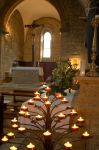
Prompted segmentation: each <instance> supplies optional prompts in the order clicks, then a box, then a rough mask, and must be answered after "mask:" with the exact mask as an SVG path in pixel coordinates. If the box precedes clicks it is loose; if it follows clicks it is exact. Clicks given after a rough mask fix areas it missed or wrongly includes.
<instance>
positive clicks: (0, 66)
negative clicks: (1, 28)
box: [0, 35, 5, 82]
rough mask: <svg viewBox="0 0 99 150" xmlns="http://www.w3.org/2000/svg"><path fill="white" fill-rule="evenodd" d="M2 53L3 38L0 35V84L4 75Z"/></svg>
mask: <svg viewBox="0 0 99 150" xmlns="http://www.w3.org/2000/svg"><path fill="white" fill-rule="evenodd" d="M4 51H5V37H4V35H0V82H2V81H3V79H4V77H5V74H4Z"/></svg>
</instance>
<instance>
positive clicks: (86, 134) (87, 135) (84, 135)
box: [82, 131, 90, 139]
mask: <svg viewBox="0 0 99 150" xmlns="http://www.w3.org/2000/svg"><path fill="white" fill-rule="evenodd" d="M82 137H83V138H85V139H87V138H89V137H90V134H89V133H88V132H87V131H85V132H84V133H83V134H82Z"/></svg>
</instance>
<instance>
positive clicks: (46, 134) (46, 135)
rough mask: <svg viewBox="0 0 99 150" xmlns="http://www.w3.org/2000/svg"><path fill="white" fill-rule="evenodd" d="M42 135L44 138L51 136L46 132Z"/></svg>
mask: <svg viewBox="0 0 99 150" xmlns="http://www.w3.org/2000/svg"><path fill="white" fill-rule="evenodd" d="M43 135H44V136H45V137H50V136H51V132H49V131H46V132H44V133H43Z"/></svg>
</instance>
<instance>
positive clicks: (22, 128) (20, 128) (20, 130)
mask: <svg viewBox="0 0 99 150" xmlns="http://www.w3.org/2000/svg"><path fill="white" fill-rule="evenodd" d="M25 130H26V128H24V127H19V128H18V131H19V132H21V133H23V132H24V131H25Z"/></svg>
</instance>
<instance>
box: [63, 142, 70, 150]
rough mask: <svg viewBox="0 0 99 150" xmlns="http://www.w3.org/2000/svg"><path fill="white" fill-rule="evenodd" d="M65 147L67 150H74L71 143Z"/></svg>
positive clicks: (67, 143)
mask: <svg viewBox="0 0 99 150" xmlns="http://www.w3.org/2000/svg"><path fill="white" fill-rule="evenodd" d="M64 146H65V149H66V150H72V144H71V143H70V142H66V143H65V144H64Z"/></svg>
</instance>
